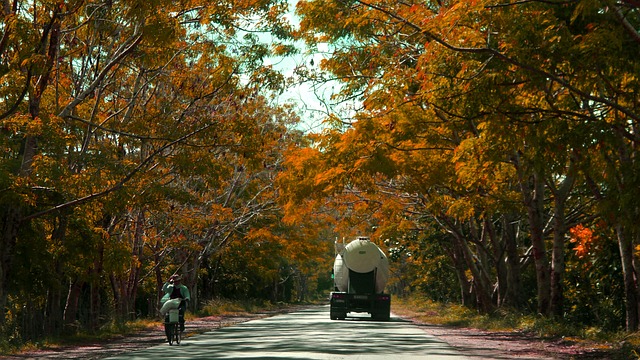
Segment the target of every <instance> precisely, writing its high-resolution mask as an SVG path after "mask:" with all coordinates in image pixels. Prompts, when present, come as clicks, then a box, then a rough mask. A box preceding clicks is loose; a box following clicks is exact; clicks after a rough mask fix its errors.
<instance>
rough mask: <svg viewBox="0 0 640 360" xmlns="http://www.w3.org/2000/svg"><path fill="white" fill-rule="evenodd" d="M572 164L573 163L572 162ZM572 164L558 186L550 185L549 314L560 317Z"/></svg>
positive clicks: (573, 178)
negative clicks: (550, 252) (551, 207)
mask: <svg viewBox="0 0 640 360" xmlns="http://www.w3.org/2000/svg"><path fill="white" fill-rule="evenodd" d="M572 164H573V163H572ZM574 182H575V177H574V176H573V165H570V168H569V171H568V174H567V175H566V176H565V178H564V180H563V182H562V184H561V186H560V188H558V189H556V188H555V186H553V185H551V186H550V188H551V189H552V191H553V194H554V198H553V205H554V206H553V250H552V255H551V309H550V311H551V314H552V315H553V316H556V317H562V316H563V313H564V288H563V281H564V271H565V258H564V251H565V235H566V232H567V225H566V217H565V207H566V206H565V204H566V201H567V198H568V197H569V194H570V193H571V189H572V188H573V184H574Z"/></svg>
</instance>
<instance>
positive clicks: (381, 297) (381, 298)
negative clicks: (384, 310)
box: [378, 295, 390, 301]
mask: <svg viewBox="0 0 640 360" xmlns="http://www.w3.org/2000/svg"><path fill="white" fill-rule="evenodd" d="M389 299H390V297H389V295H378V300H381V301H387V300H389Z"/></svg>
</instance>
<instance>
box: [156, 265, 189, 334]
mask: <svg viewBox="0 0 640 360" xmlns="http://www.w3.org/2000/svg"><path fill="white" fill-rule="evenodd" d="M162 291H163V292H164V293H165V294H164V296H163V297H162V303H165V302H166V301H167V300H170V299H177V298H181V299H182V300H183V301H182V302H180V307H178V309H179V311H180V331H184V313H185V311H186V310H187V304H188V302H189V301H191V294H190V293H189V289H188V288H187V287H186V286H185V285H183V284H182V277H181V276H180V275H178V274H174V275H171V277H169V279H168V281H167V282H165V283H164V285H163V286H162Z"/></svg>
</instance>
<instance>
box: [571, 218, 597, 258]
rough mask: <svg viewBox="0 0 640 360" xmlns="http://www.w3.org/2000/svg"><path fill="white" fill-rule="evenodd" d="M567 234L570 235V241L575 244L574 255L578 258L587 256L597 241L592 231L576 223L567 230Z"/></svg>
mask: <svg viewBox="0 0 640 360" xmlns="http://www.w3.org/2000/svg"><path fill="white" fill-rule="evenodd" d="M569 234H570V236H571V240H570V241H571V243H574V244H576V246H575V247H574V248H573V251H575V253H576V256H577V257H578V258H579V259H583V258H585V257H586V256H588V255H589V253H590V252H591V250H592V249H593V248H594V246H595V242H596V241H597V237H596V236H595V235H594V234H593V231H592V230H591V229H589V228H587V227H584V226H583V225H576V226H574V227H573V228H571V229H570V230H569Z"/></svg>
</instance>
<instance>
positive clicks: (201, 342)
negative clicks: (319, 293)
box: [109, 306, 467, 360]
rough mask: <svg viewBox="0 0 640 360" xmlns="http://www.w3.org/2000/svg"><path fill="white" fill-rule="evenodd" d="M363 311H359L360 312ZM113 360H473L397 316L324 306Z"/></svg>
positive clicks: (213, 332)
mask: <svg viewBox="0 0 640 360" xmlns="http://www.w3.org/2000/svg"><path fill="white" fill-rule="evenodd" d="M356 315H358V314H356ZM109 359H112V360H115V359H120V360H125V359H126V360H132V359H137V360H143V359H163V360H164V359H245V360H246V359H280V360H282V359H287V360H298V359H318V360H327V359H332V360H334V359H352V360H353V359H367V360H370V359H371V360H377V359H384V360H396V359H398V360H408V359H430V360H462V359H467V358H465V357H464V356H462V355H460V353H458V352H456V351H455V350H454V349H453V348H451V347H450V346H449V345H447V344H446V343H444V342H442V341H440V340H438V339H437V338H435V337H434V336H431V335H429V334H427V333H425V332H424V331H422V330H420V329H419V328H417V327H416V326H414V325H412V324H411V323H410V322H407V321H403V320H402V319H400V318H397V317H395V316H393V315H392V317H391V320H390V321H388V322H377V321H371V320H369V319H368V318H364V317H353V318H347V319H346V320H343V321H332V320H330V319H329V307H328V306H321V307H314V308H310V309H307V310H302V311H298V312H294V313H290V314H286V315H278V316H274V317H270V318H266V319H260V320H253V321H249V322H245V323H241V324H238V325H234V326H231V327H226V328H221V329H218V330H215V331H211V332H208V333H204V334H201V335H197V336H193V337H189V338H186V339H184V340H183V341H182V343H181V344H180V345H179V346H176V345H174V346H169V344H168V343H167V344H162V345H159V346H154V347H151V348H148V349H145V350H139V351H135V352H131V353H127V354H123V355H120V356H116V357H111V358H109Z"/></svg>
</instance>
